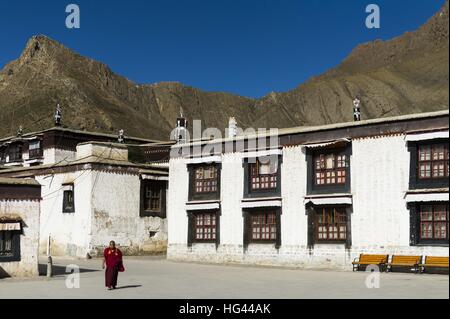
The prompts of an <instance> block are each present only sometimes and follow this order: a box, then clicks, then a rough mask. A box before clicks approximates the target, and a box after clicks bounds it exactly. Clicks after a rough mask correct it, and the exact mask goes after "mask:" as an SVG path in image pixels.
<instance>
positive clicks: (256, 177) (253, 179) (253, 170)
mask: <svg viewBox="0 0 450 319" xmlns="http://www.w3.org/2000/svg"><path fill="white" fill-rule="evenodd" d="M249 170H250V190H251V191H258V190H274V189H277V186H278V163H277V161H273V160H272V161H270V160H266V161H263V160H260V159H255V162H254V163H249Z"/></svg>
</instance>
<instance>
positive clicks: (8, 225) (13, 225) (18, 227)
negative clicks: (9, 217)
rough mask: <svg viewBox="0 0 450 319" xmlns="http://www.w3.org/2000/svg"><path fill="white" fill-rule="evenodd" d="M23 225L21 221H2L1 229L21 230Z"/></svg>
mask: <svg viewBox="0 0 450 319" xmlns="http://www.w3.org/2000/svg"><path fill="white" fill-rule="evenodd" d="M21 229H22V226H21V224H20V223H19V222H16V223H2V222H0V231H15V230H21Z"/></svg>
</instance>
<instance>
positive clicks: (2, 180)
mask: <svg viewBox="0 0 450 319" xmlns="http://www.w3.org/2000/svg"><path fill="white" fill-rule="evenodd" d="M0 185H27V186H41V184H39V183H38V182H37V181H36V180H35V179H32V178H9V177H0Z"/></svg>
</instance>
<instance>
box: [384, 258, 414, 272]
mask: <svg viewBox="0 0 450 319" xmlns="http://www.w3.org/2000/svg"><path fill="white" fill-rule="evenodd" d="M421 259H422V256H401V255H394V256H392V260H391V262H390V263H388V264H387V266H388V269H389V270H392V267H410V268H411V269H414V271H415V272H418V271H419V264H420V261H421Z"/></svg>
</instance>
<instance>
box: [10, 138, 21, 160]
mask: <svg viewBox="0 0 450 319" xmlns="http://www.w3.org/2000/svg"><path fill="white" fill-rule="evenodd" d="M8 154H9V162H10V163H14V162H21V161H23V144H22V143H16V144H11V145H10V146H9V149H8Z"/></svg>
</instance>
